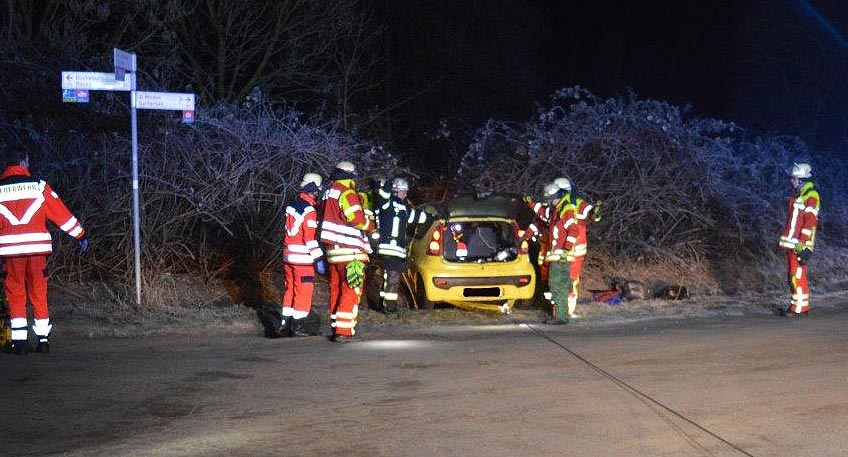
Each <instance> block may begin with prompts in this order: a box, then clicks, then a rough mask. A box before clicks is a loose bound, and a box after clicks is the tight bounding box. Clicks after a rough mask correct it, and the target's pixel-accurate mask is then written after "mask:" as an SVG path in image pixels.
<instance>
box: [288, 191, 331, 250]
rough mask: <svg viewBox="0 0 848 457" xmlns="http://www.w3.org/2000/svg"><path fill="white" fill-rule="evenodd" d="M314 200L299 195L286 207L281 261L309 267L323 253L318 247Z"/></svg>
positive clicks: (307, 196)
mask: <svg viewBox="0 0 848 457" xmlns="http://www.w3.org/2000/svg"><path fill="white" fill-rule="evenodd" d="M314 205H315V199H313V198H312V196H310V195H309V194H308V193H306V192H301V193H300V195H298V197H297V198H296V199H294V201H292V202H291V203H290V204H289V205H288V206H286V236H285V240H284V241H283V261H284V262H286V263H292V264H298V265H310V264H312V263H313V262H315V260H316V259H319V258H321V256H322V255H323V253H322V252H321V247H320V246H318V239H317V235H318V213H317V212H316V211H315V206H314Z"/></svg>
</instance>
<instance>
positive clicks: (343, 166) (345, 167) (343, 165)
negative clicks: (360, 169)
mask: <svg viewBox="0 0 848 457" xmlns="http://www.w3.org/2000/svg"><path fill="white" fill-rule="evenodd" d="M336 168H338V169H339V170H342V171H346V172H348V173H353V174H356V167H355V166H353V163H351V162H348V161H347V160H343V161H341V162H339V163H338V164H337V165H336Z"/></svg>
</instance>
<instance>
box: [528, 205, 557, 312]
mask: <svg viewBox="0 0 848 457" xmlns="http://www.w3.org/2000/svg"><path fill="white" fill-rule="evenodd" d="M523 200H524V203H526V204H527V207H528V208H529V209H530V211H532V212H533V214H534V215H535V218H534V219H533V222H531V223H530V224H529V225H528V227H527V230H526V231H525V232H524V239H525V240H527V242H528V244H529V254H530V262H531V263H532V264H533V269H534V270H535V272H536V292H535V294H534V297H533V300H534V302H535V301H538V300H540V299H541V298H544V299H545V300H548V301H550V299H551V293H550V291H549V290H548V264H547V263H546V262H545V256H546V255H547V249H548V247H549V246H550V240H549V235H550V229H549V226H550V225H549V223H550V218H551V207H550V205H548V204H547V203H545V202H538V201H536V199H535V198H533V197H532V196H530V195H527V196H525V197H524V199H523Z"/></svg>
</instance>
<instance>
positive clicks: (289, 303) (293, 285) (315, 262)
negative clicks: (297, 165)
mask: <svg viewBox="0 0 848 457" xmlns="http://www.w3.org/2000/svg"><path fill="white" fill-rule="evenodd" d="M321 181H322V179H321V175H319V174H316V173H306V174H305V175H303V180H302V181H301V183H300V186H299V187H298V190H299V194H298V196H297V198H295V199H294V201H292V202H291V203H289V204H288V206H286V237H285V241H284V245H283V269H284V270H285V275H286V290H285V292H284V293H283V300H282V307H283V309H282V313H281V314H282V319H281V321H280V327H279V328H278V330H277V333H278V334H279V335H280V336H308V335H310V334H317V332H315V331H313V332H309V331H308V330H307V329H306V328H305V326H304V322H305V321H306V316H308V315H309V312H310V311H311V310H312V292H313V290H314V287H315V273H318V274H319V275H323V274H324V273H325V272H326V264H325V263H324V259H323V256H324V253H323V252H321V247H320V246H318V238H317V235H318V213H317V212H316V210H315V204H316V199H317V198H318V195H319V194H320V193H321Z"/></svg>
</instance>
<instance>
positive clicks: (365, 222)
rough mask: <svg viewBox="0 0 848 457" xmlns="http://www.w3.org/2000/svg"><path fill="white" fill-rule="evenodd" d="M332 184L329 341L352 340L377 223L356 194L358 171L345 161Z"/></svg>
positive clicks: (324, 227)
mask: <svg viewBox="0 0 848 457" xmlns="http://www.w3.org/2000/svg"><path fill="white" fill-rule="evenodd" d="M330 179H331V180H332V181H333V182H332V184H331V185H330V187H329V188H328V189H327V190H326V191H325V192H324V214H323V217H322V220H321V244H322V245H323V246H324V253H325V255H326V256H327V263H328V264H329V268H328V278H327V282H328V284H329V287H330V321H331V324H330V325H331V327H332V329H333V333H332V335H330V339H331V340H333V341H337V342H344V341H348V340H350V338H352V337H353V335H354V334H355V333H356V317H357V314H358V312H359V306H358V305H359V300H360V297H361V296H362V287H363V286H364V283H365V281H364V280H365V262H367V261H368V254H370V253H371V246H370V244H369V242H368V236H367V233H369V232H371V231H373V230H374V223H373V221H372V220H370V219H368V217H366V215H365V211H364V208H363V206H362V205H363V203H362V199H361V197H360V196H359V194H357V193H356V183H355V181H354V180H355V179H356V168H355V167H354V166H353V164H352V163H350V162H347V161H344V162H339V164H338V165H336V168H335V170H333V173H332V174H331V175H330Z"/></svg>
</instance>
